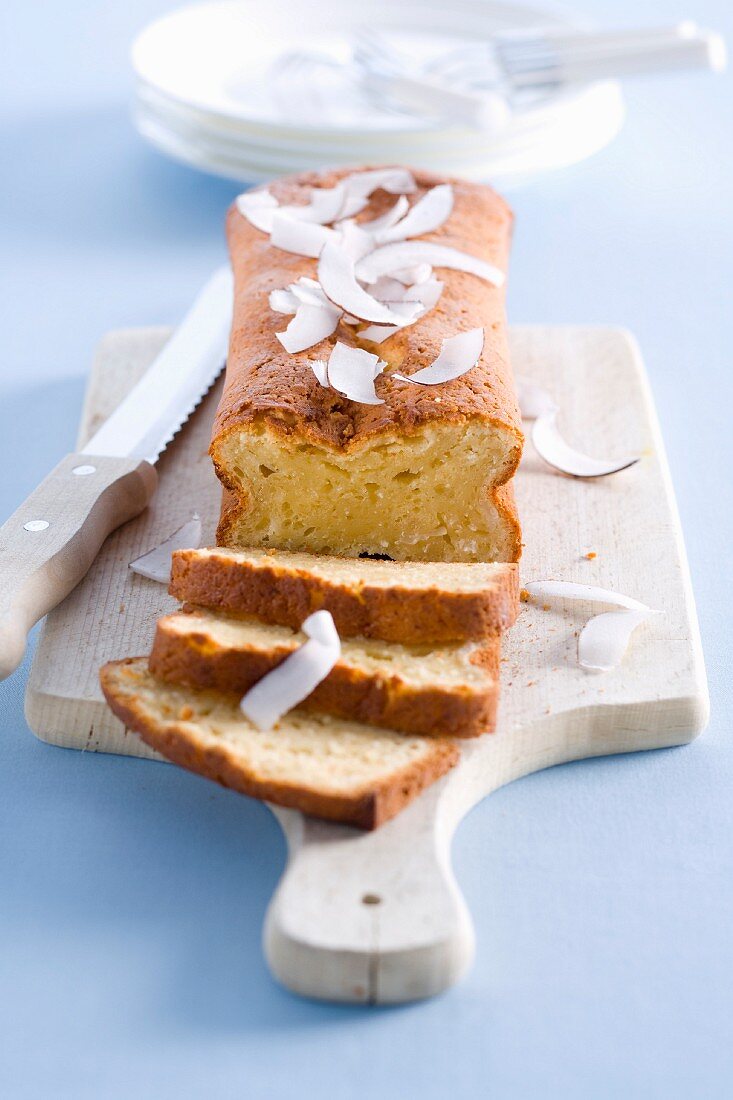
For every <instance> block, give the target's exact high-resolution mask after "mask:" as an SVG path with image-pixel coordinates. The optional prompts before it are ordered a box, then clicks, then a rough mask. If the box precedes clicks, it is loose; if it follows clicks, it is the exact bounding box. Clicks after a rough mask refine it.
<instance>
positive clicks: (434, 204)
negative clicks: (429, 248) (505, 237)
mask: <svg viewBox="0 0 733 1100" xmlns="http://www.w3.org/2000/svg"><path fill="white" fill-rule="evenodd" d="M452 209H453V188H452V187H451V185H450V184H449V183H440V184H438V186H437V187H432V188H431V189H430V190H429V191H426V193H425V194H424V195H423V197H422V198H421V199H419V201H418V202H416V203H415V205H414V206H413V207H412V209H411V210H410V211H409V213H407V214H405V216H404V218H402V220H401V221H399V222H398V223H397V224H396V225H393V226H390V227H388V228H387V229H382V230H381V231H380V232H379V233H378V235H377V240H378V241H379V242H380V243H384V244H386V243H387V242H389V241H405V240H407V238H408V237H422V236H423V234H425V233H432V232H434V230H436V229H440V227H441V225H442V224H443V223H444V222H446V221H447V220H448V218H449V217H450V214H451V211H452Z"/></svg>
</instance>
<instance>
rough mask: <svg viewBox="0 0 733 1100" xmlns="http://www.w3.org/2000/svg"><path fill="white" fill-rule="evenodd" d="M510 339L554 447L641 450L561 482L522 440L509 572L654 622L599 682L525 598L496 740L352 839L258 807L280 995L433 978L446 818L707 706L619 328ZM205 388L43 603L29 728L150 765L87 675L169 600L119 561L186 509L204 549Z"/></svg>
mask: <svg viewBox="0 0 733 1100" xmlns="http://www.w3.org/2000/svg"><path fill="white" fill-rule="evenodd" d="M167 335H168V330H167V329H140V330H132V331H125V332H116V333H112V334H110V335H109V336H107V338H106V339H105V340H104V341H103V343H102V345H101V347H100V349H99V352H98V355H97V358H96V361H95V364H94V368H93V371H92V375H91V378H90V382H89V388H88V393H87V398H86V403H85V407H84V413H83V416H82V424H81V429H80V433H79V443H80V444H83V443H84V442H85V441H86V439H87V438H88V437H89V436H90V435H91V434H92V432H93V431H95V430H96V428H97V427H98V426H99V424H100V423H101V422H102V420H103V419H104V418H105V417H106V416H108V415H109V413H110V412H111V410H112V409H113V408H114V407H115V405H116V404H117V403H118V402H119V401H120V399H121V398H122V397H123V395H124V394H125V393H126V392H127V390H128V389H129V388H130V387H131V386H132V384H133V383H134V382H135V380H136V379H137V378H138V377H139V375H140V374H141V373H142V372H143V371H144V370H145V369H146V367H147V366H148V364H149V363H150V362H151V361H152V359H153V358H154V357H155V355H156V353H157V352H158V350H159V349H160V348H161V346H162V345H163V343H164V342H165V340H166V337H167ZM511 339H512V348H513V354H514V363H515V368H516V371H517V373H518V374H522V375H525V376H528V377H529V378H531V379H533V380H534V381H536V382H539V383H541V384H543V385H545V386H546V387H547V388H548V389H549V390H550V391H551V392H552V393H553V395H554V396H555V398H556V400H557V401H558V403H559V404H560V406H561V408H562V423H561V426H562V428H563V430H564V433H565V435H566V437H567V438H568V440H569V441H570V442H572V443H574V444H575V445H576V446H579V447H581V448H583V449H584V450H586V451H588V452H589V453H591V454H594V455H597V456H599V457H604V458H605V457H610V458H613V457H615V456H618V455H625V454H628V453H629V452H637V453H642V454H643V459H642V461H641V462H640V463H638V464H637V465H636V466H634V467H633V468H631V469H629V470H626V471H624V472H622V473H620V474H617V475H615V476H613V477H610V478H606V479H602V480H599V481H577V480H574V479H571V478H565V477H562V476H560V475H558V474H557V473H555V472H553V471H552V470H551V469H549V468H548V467H547V466H546V465H544V463H543V462H542V461H541V460H540V459H539V458H538V457H537V456H536V455H535V453H534V452H533V449H532V446H531V444H529V443H528V445H527V448H526V454H525V458H524V460H523V463H522V467H521V469H520V472H519V475H518V479H517V482H518V484H517V490H518V493H517V495H518V503H519V508H520V513H521V516H522V521H523V526H524V538H525V542H526V550H525V554H524V558H523V560H522V576H523V579H524V581H525V582H526V581H529V580H539V579H542V578H554V579H563V580H574V581H585V582H587V583H591V584H597V585H601V586H604V587H608V588H614V589H616V590H618V591H620V592H623V593H625V594H627V595H630V596H634V597H637V598H639V599H641V600H643V601H644V602H646V603H648V604H650V605H651V606H652V607H654V608H657V609H660V610H663V611H664V615H659V616H655V617H653V618H652V619H651V620H650V621H649V622H647V623H645V624H643V625H642V626H641V627H639V628H638V630H637V631H636V633H635V635H634V637H633V639H632V643H631V646H630V648H629V651H628V653H627V655H626V658H625V660H624V662H623V665H622V666H621V667H620V668H619V669H618V670H616V671H614V672H611V673H606V674H604V675H600V676H598V675H593V674H589V673H587V672H584V671H583V670H582V669H580V668H579V667H578V664H577V660H576V644H577V633H578V631H579V629H580V628H581V626H582V625H583V623H584V622H585V621H586V619H587V617H588V615H589V614H590V613H591V612H590V609H589V608H587V607H586V606H585V605H583V604H577V603H576V604H570V603H568V605H567V606H566V607H554V608H553V609H552V610H544V609H542V608H541V607H536V606H524V607H523V610H522V613H521V615H520V618H519V621H518V622H517V624H516V626H515V627H514V629H513V630H512V631H511V632H510V634H509V636H508V637H507V639H506V641H505V645H504V654H503V665H502V691H503V694H502V704H501V712H500V719H499V728H498V732H497V733H496V734H494V735H493V736H485V737H482V738H478V739H476V740H474V741H470V742H468V743H466V744H465V746H464V747H463V750H462V760H461V763H460V764H459V766H458V767H457V768H456V769H454V771H452V772H451V773H450V774H449V775H448V776H446V777H445V778H444V779H443V780H441V781H440V782H439V783H437V784H436V785H435V786H434V787H432V788H431V789H430V790H429V791H427V792H426V793H425V794H424V795H423V796H422V797H421V798H419V799H418V800H417V801H416V802H414V803H413V804H412V805H411V806H410V807H408V809H407V810H406V811H404V812H403V813H402V814H400V815H399V817H397V818H396V819H394V820H393V821H390V822H389V823H388V824H387V825H385V826H383V827H382V828H381V829H379V830H377V831H376V832H374V833H360V832H357V831H354V830H351V829H348V828H346V827H342V826H337V825H329V824H325V823H323V822H318V821H314V820H311V819H308V818H304V817H303V816H302V815H300V814H299V813H296V812H294V811H290V810H287V811H284V810H279V809H276V810H275V813H276V814H277V817H278V819H279V820H280V822H281V824H282V826H283V829H284V830H285V833H286V835H287V839H288V843H289V849H290V857H289V862H288V866H287V869H286V871H285V874H284V876H283V878H282V881H281V882H280V885H279V887H278V889H277V891H276V893H275V896H274V898H273V899H272V902H271V904H270V908H269V911H268V914H267V919H266V925H265V935H264V941H265V951H266V955H267V959H268V962H269V964H270V967H271V969H272V972H273V974H274V975H275V976H276V977H277V978H278V979H279V980H280V981H281V982H283V983H284V984H285V985H286V986H288V987H289V988H290V989H293V990H295V991H296V992H298V993H302V994H306V995H310V996H316V997H326V998H331V999H335V1000H340V1001H355V1002H396V1001H405V1000H412V999H416V998H419V997H426V996H430V995H432V994H435V993H438V992H439V991H440V990H442V989H445V988H446V987H447V986H449V985H450V984H451V983H453V982H455V981H456V980H457V979H458V978H459V977H460V975H461V974H462V973H463V972H464V971H465V970H466V968H467V967H468V965H469V963H470V960H471V957H472V951H473V927H472V922H471V918H470V916H469V914H468V911H467V909H466V905H465V902H464V900H463V898H462V896H461V893H460V890H459V888H458V886H457V884H456V882H455V880H454V878H453V874H452V871H451V866H450V842H451V837H452V834H453V831H454V830H455V828H456V825H457V824H458V822H459V821H460V820H461V818H462V817H463V815H464V814H465V813H467V811H468V810H470V808H471V807H472V806H473V805H474V804H475V803H476V802H477V801H478V800H479V799H481V798H483V797H484V796H485V795H486V794H488V793H489V792H490V791H492V790H495V789H496V788H497V787H499V786H501V785H502V784H504V783H509V782H510V781H511V780H513V779H517V778H518V777H519V776H522V775H527V774H528V773H530V772H534V771H537V770H539V769H540V768H545V767H549V766H551V765H553V764H560V763H563V762H565V761H568V760H577V759H579V758H581V757H586V756H595V755H600V754H607V753H624V752H628V751H629V750H634V749H651V748H658V747H660V746H665V745H677V744H682V743H683V742H686V741H689V740H691V739H692V738H693V737H694V736H695V734H697V733H698V732H699V731H700V730H701V729H702V728H703V726H704V725H705V722H706V719H707V713H708V701H707V688H706V682H705V672H704V668H703V659H702V654H701V649H700V641H699V636H698V628H697V622H696V617H695V609H694V604H693V598H692V594H691V590H690V584H689V578H688V572H687V565H686V562H685V554H684V548H683V544H682V539H681V535H680V529H679V521H678V517H677V511H676V508H675V503H674V499H673V494H672V488H671V485H670V480H669V473H668V469H667V464H666V460H665V457H664V452H663V447H662V441H661V438H660V435H659V429H658V426H657V421H656V416H655V413H654V409H653V406H652V403H651V398H650V394H649V389H648V386H647V382H646V378H645V374H644V369H643V366H642V363H641V360H640V358H639V354H638V351H637V349H636V346H635V344H634V342H633V340H632V339H631V338H630V337H629V336H628V335H627V334H626V333H624V332H622V331H619V330H617V329H608V328H580V327H563V328H548V327H523V328H516V329H514V330H513V331H512V334H511ZM217 400H218V386H217V387H216V389H215V391H213V392H212V393H211V394H210V395H209V396H208V397H207V398H206V400H205V401H204V402H203V404H202V405H201V407H200V408H199V409H198V410H197V412H196V413H195V414H194V416H193V417H192V419H191V421H190V422H189V423H188V424H187V425H186V427H185V428H184V430H183V431H182V432H181V434H180V436H179V437H178V438H177V439H176V440H175V441H174V443H173V444H172V446H171V447H170V448H169V449H168V451H166V453H165V454H164V456H163V457H162V459H161V461H160V463H159V473H160V487H159V490H158V493H157V496H156V499H155V500H154V502H153V504H152V506H151V507H150V508H149V509H148V510H147V511H146V512H145V514H143V515H142V516H140V517H139V518H138V519H136V520H134V521H132V522H131V523H128V524H127V525H126V526H125V527H123V528H121V529H120V530H119V531H117V532H115V533H114V534H113V535H112V536H111V537H110V538H109V539H108V540H107V542H106V544H105V546H104V548H103V550H102V553H101V554H100V556H99V558H98V559H97V561H96V562H95V563H94V565H93V566H92V569H91V570H90V572H89V574H88V576H87V577H86V579H85V580H84V581H83V582H82V584H80V585H79V587H78V588H77V589H76V590H75V591H74V592H73V593H72V594H71V595H70V596H69V597H68V599H67V600H66V601H65V602H64V603H63V604H62V605H61V606H60V607H58V608H57V609H56V610H55V611H54V612H53V613H52V614H51V615H49V616H48V619H47V620H46V623H45V625H44V628H43V632H42V635H41V638H40V641H39V644H38V648H37V651H36V656H35V660H34V663H33V668H32V671H31V676H30V680H29V684H28V691H27V702H26V712H27V717H28V722H29V724H30V726H31V728H32V729H33V730H34V731H35V733H37V734H38V736H39V737H41V738H43V739H44V740H45V741H49V742H51V743H53V744H56V745H64V746H70V747H74V748H79V749H85V750H87V751H88V750H95V751H102V752H116V753H127V754H132V755H138V756H145V757H154V755H155V754H154V753H152V751H151V750H149V749H148V748H146V746H145V745H143V744H142V742H140V741H139V740H138V738H137V737H136V736H135V735H134V734H132V733H128V732H127V731H126V730H125V729H124V728H123V726H122V724H121V723H120V722H119V721H118V719H116V718H115V717H114V716H113V715H112V714H111V713H110V712H109V711H108V710H107V708H106V707H105V705H104V702H103V700H102V695H101V692H100V689H99V685H98V680H97V672H98V669H99V666H100V665H101V664H103V662H105V661H108V660H111V659H113V658H117V657H126V656H131V655H135V654H141V653H146V652H147V651H148V650H149V648H150V643H151V640H152V636H153V628H154V624H155V620H156V619H157V618H158V616H159V615H161V614H163V613H165V612H168V611H170V610H172V608H173V607H174V606H175V605H174V601H173V600H172V599H171V598H170V597H169V596H168V595H167V593H166V591H165V589H164V588H163V586H162V585H159V584H156V583H154V582H152V581H149V580H146V579H145V578H143V577H139V576H136V575H135V574H133V573H131V572H130V571H129V569H128V563H129V562H130V561H132V560H133V559H134V558H136V557H137V556H138V555H139V554H141V553H143V552H144V551H146V550H148V549H150V548H151V547H152V546H155V545H157V544H158V543H159V542H161V541H162V540H163V539H164V538H166V537H167V536H168V535H169V534H171V532H172V531H174V530H175V528H177V527H179V526H180V525H181V524H182V523H184V522H185V521H186V520H188V519H190V518H191V515H192V513H193V512H194V511H197V512H199V513H200V515H201V516H202V519H203V521H204V536H203V537H204V542H205V543H206V542H213V539H214V528H215V523H216V516H217V512H218V505H219V487H218V483H217V481H216V479H215V477H214V474H213V472H212V468H211V463H210V460H209V458H208V454H207V448H208V441H209V429H210V424H211V420H212V416H213V413H214V409H215V406H216V403H217ZM589 553H591V554H595V555H596V556H595V557H593V558H590V559H589V558H588V557H587V556H586V555H587V554H589ZM596 610H597V609H596ZM151 766H152V765H151ZM620 766H623V765H620ZM578 782H582V776H581V775H580V773H579V775H578ZM237 873H238V872H237V868H236V867H233V868H232V874H237ZM254 949H255V948H254V945H253V950H254Z"/></svg>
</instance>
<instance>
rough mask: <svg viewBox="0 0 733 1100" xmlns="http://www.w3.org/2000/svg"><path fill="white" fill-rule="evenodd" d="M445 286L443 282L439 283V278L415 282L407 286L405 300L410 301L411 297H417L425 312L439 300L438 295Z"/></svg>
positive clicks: (432, 307)
mask: <svg viewBox="0 0 733 1100" xmlns="http://www.w3.org/2000/svg"><path fill="white" fill-rule="evenodd" d="M444 288H445V283H441V282H440V280H439V279H428V280H427V282H425V283H416V284H415V285H414V286H411V287H408V288H407V300H408V301H412V300H413V298H417V300H418V301H419V302H421V303H422V307H423V310H424V311H425V313H427V312H428V310H431V309H434V308H435V306H437V304H438V302H439V301H440V296H441V294H442V293H443V290H444Z"/></svg>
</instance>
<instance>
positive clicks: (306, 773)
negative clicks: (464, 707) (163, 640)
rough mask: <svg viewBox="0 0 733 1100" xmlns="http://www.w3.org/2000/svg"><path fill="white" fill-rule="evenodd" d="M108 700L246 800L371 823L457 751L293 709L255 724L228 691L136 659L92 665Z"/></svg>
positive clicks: (145, 733) (146, 734) (446, 742)
mask: <svg viewBox="0 0 733 1100" xmlns="http://www.w3.org/2000/svg"><path fill="white" fill-rule="evenodd" d="M100 679H101V683H102V690H103V691H104V694H105V697H106V699H107V702H108V703H109V705H110V707H111V708H112V710H113V711H114V713H115V714H116V715H117V717H118V718H120V719H121V721H122V722H124V723H125V725H126V727H127V728H128V729H130V730H134V731H135V732H136V733H138V734H139V735H140V736H141V737H142V739H143V740H144V741H145V742H146V743H147V744H148V745H150V746H151V747H152V748H154V749H157V750H158V751H159V752H160V753H162V754H163V756H165V757H167V758H168V759H169V760H171V761H173V762H174V763H176V764H180V765H181V766H182V767H184V768H187V769H188V770H189V771H193V772H197V773H198V774H200V775H203V776H206V777H207V778H209V779H215V780H216V781H217V782H219V783H222V784H223V785H224V786H225V787H232V788H233V789H234V790H237V791H241V792H242V793H243V794H248V795H251V796H252V797H254V798H261V799H265V800H267V801H268V802H274V803H276V804H277V805H280V806H290V807H292V808H294V809H298V810H302V811H303V812H304V813H307V814H312V815H313V816H315V817H322V818H326V819H328V820H330V821H341V822H344V823H346V824H349V825H355V826H358V827H359V828H362V829H374V828H376V827H377V826H378V825H381V824H382V823H383V822H385V821H387V820H388V819H389V818H391V817H394V815H395V814H397V813H399V812H400V810H402V809H404V807H405V806H406V805H407V804H408V803H409V802H411V801H412V800H413V799H414V798H415V797H416V796H417V795H418V794H420V792H421V791H423V790H424V789H425V788H426V787H428V786H429V785H430V784H431V783H434V782H435V780H436V779H438V778H439V777H440V776H441V775H443V774H444V773H445V772H447V771H448V770H449V769H450V768H451V767H453V765H454V764H455V763H456V761H457V759H458V749H457V748H456V745H455V743H454V742H453V741H451V740H450V739H449V738H444V737H443V738H439V737H417V736H412V737H411V736H407V735H405V734H404V733H397V732H395V731H393V730H380V729H375V728H373V727H370V726H364V725H361V724H359V723H357V722H346V721H343V720H342V719H335V718H331V717H328V716H327V715H320V714H313V713H306V712H305V711H302V710H294V711H291V712H290V713H289V714H287V715H286V716H285V717H284V718H282V719H281V720H280V722H279V724H278V726H277V728H276V729H274V730H270V731H267V732H262V731H260V730H258V729H256V728H255V727H254V726H253V725H252V724H251V723H250V722H248V721H247V719H246V718H245V717H244V715H243V714H242V712H241V711H240V709H239V707H238V705H237V702H236V700H235V699H232V698H231V697H227V696H224V695H220V694H218V693H217V692H213V691H194V690H192V689H191V688H182V687H177V686H174V685H171V684H166V683H162V682H161V681H160V680H157V679H156V678H155V677H154V676H153V675H152V674H151V673H150V672H149V670H148V667H147V660H146V659H145V658H144V657H131V658H128V659H127V660H123V661H112V662H111V663H109V664H107V665H105V666H104V668H103V669H102V670H101V673H100Z"/></svg>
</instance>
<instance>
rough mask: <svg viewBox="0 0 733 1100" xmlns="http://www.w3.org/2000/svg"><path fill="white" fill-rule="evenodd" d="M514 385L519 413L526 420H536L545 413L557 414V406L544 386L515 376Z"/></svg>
mask: <svg viewBox="0 0 733 1100" xmlns="http://www.w3.org/2000/svg"><path fill="white" fill-rule="evenodd" d="M514 384H515V387H516V390H517V400H518V401H519V411H520V412H521V414H522V416H523V418H524V419H525V420H536V419H537V417H539V416H544V414H545V413H551V412H555V411H556V410H557V405H556V404H555V402H554V401H553V400H552V397H551V396H550V394H549V393H548V392H547V390H544V389H543V388H542V386H537V385H536V384H535V383H534V382H531V381H530V380H529V378H524V377H521V376H520V375H515V376H514Z"/></svg>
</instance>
